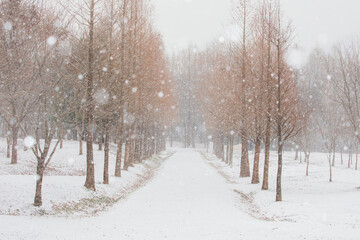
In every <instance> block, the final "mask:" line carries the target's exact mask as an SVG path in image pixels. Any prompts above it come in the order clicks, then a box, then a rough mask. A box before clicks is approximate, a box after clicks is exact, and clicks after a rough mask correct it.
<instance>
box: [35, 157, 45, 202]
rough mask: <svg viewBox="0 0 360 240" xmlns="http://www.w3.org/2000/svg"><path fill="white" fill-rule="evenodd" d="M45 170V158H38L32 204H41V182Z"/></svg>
mask: <svg viewBox="0 0 360 240" xmlns="http://www.w3.org/2000/svg"><path fill="white" fill-rule="evenodd" d="M44 170H45V160H44V159H42V158H41V159H38V163H37V169H36V190H35V198H34V206H35V207H40V206H41V205H42V192H41V190H42V182H43V177H44Z"/></svg>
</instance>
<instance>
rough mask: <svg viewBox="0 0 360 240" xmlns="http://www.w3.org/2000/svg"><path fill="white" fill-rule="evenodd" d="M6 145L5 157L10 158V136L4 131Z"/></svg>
mask: <svg viewBox="0 0 360 240" xmlns="http://www.w3.org/2000/svg"><path fill="white" fill-rule="evenodd" d="M6 145H7V148H6V157H7V158H10V157H11V154H10V152H11V138H10V134H8V133H6Z"/></svg>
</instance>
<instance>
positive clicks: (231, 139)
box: [229, 135, 235, 167]
mask: <svg viewBox="0 0 360 240" xmlns="http://www.w3.org/2000/svg"><path fill="white" fill-rule="evenodd" d="M234 138H235V136H234V135H231V136H230V158H229V161H230V166H231V167H233V156H234Z"/></svg>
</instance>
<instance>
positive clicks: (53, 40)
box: [46, 36, 57, 46]
mask: <svg viewBox="0 0 360 240" xmlns="http://www.w3.org/2000/svg"><path fill="white" fill-rule="evenodd" d="M56 42H57V38H56V37H55V36H50V37H48V39H47V40H46V43H47V44H48V45H49V46H53V45H55V43H56Z"/></svg>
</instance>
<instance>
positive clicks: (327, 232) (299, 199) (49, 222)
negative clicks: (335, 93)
mask: <svg viewBox="0 0 360 240" xmlns="http://www.w3.org/2000/svg"><path fill="white" fill-rule="evenodd" d="M65 148H66V147H65ZM69 148H71V149H72V148H74V149H76V148H75V147H74V146H73V147H71V146H70V147H69ZM172 150H174V151H176V153H175V154H174V155H173V156H172V157H170V158H169V159H168V160H166V161H165V162H164V163H163V165H162V167H161V168H158V169H159V170H158V172H157V174H156V177H155V178H154V179H153V180H152V181H151V182H149V183H148V184H147V185H146V186H145V187H142V188H139V189H138V190H137V191H136V192H133V193H132V194H130V195H128V197H126V198H123V199H121V200H120V201H119V202H118V203H116V204H115V205H114V206H112V207H111V208H108V211H102V212H100V213H98V214H97V215H96V216H92V217H71V218H62V217H55V216H11V215H0V226H1V228H0V239H39V240H41V239H96V240H97V239H136V240H137V239H156V240H158V239H175V240H176V239H179V240H183V239H187V240H192V239H194V240H199V239H209V240H210V239H211V240H213V239H219V240H220V239H221V240H226V239H277V240H285V239H286V240H288V239H311V240H312V239H327V240H328V239H334V240H335V239H336V240H339V239H344V240H345V239H346V240H350V239H354V240H355V239H359V236H360V202H359V201H358V199H359V197H360V190H359V189H358V187H359V186H360V176H359V175H360V171H355V170H349V169H346V167H342V166H339V167H336V168H335V169H334V182H333V183H329V182H328V168H327V164H326V163H327V162H326V158H325V156H324V155H323V154H321V153H318V154H313V156H312V158H311V161H312V164H311V166H310V176H309V177H306V176H305V164H299V163H298V162H295V161H294V153H293V152H289V153H285V157H284V165H285V166H284V178H283V197H284V201H283V202H280V203H276V202H275V201H274V199H275V193H274V187H275V184H274V183H275V166H276V164H275V159H276V155H274V154H272V155H271V171H270V190H269V191H265V192H264V191H261V190H260V188H261V185H251V184H250V183H249V182H250V179H249V178H246V179H239V177H238V174H239V169H238V168H239V166H238V160H237V162H236V163H235V166H234V167H233V168H230V167H228V166H226V165H224V164H223V163H221V162H220V161H219V160H218V159H216V158H215V157H214V156H213V155H212V154H210V153H205V151H204V150H193V149H181V148H174V149H172ZM69 151H70V149H69V150H68V151H65V152H69ZM74 153H75V155H76V154H77V152H76V151H75V150H74ZM96 154H97V157H96V159H97V161H101V159H102V157H101V156H102V155H98V154H99V153H96ZM59 155H62V154H59ZM64 155H65V154H64ZM235 155H236V159H237V158H238V155H239V152H238V151H236V152H235ZM64 157H65V159H66V156H64ZM98 158H99V159H100V160H99V159H98ZM54 160H55V159H54ZM74 160H75V161H76V159H74ZM55 161H56V160H55ZM59 161H60V160H59ZM154 161H156V160H154ZM149 162H151V161H149ZM160 162H163V161H162V160H161V161H160ZM2 165H4V164H3V163H1V166H2ZM97 165H99V166H97V170H98V168H100V169H101V166H100V165H101V164H100V162H99V164H97ZM139 168H141V166H136V168H134V169H131V170H130V171H129V172H128V174H131V172H132V171H136V169H139ZM261 168H262V165H261ZM97 172H100V170H98V171H97ZM100 175H101V173H100ZM13 177H14V178H16V176H2V178H3V179H7V178H9V179H10V180H11V178H13ZM19 177H26V176H19ZM28 177H29V181H31V184H32V186H33V187H32V188H31V191H30V192H31V193H33V190H34V189H33V188H34V184H35V183H34V179H32V180H31V177H32V176H28ZM51 178H54V179H51ZM56 178H57V177H56V176H54V177H49V176H47V177H46V178H45V181H46V182H50V181H51V182H53V184H55V185H59V186H63V187H64V190H58V191H63V192H64V193H66V192H67V190H65V188H68V185H67V184H64V182H63V181H64V179H65V178H67V177H59V176H58V179H56ZM69 178H73V179H72V180H73V182H74V183H72V184H74V185H77V186H78V187H77V188H76V189H77V190H78V191H80V192H81V191H85V190H81V189H82V184H83V180H84V179H83V177H82V176H74V177H70V176H69ZM3 179H1V181H2V182H3ZM47 179H48V180H47ZM124 179H125V176H124ZM10 180H5V182H6V183H7V182H11V181H10ZM100 180H101V178H99V176H97V182H99V181H100ZM121 180H122V179H120V180H119V181H121ZM57 181H62V182H61V183H57ZM113 181H114V180H113ZM124 181H125V180H124ZM66 182H67V181H66ZM70 182H71V181H69V183H68V184H70V186H71V183H70ZM21 184H25V183H21ZM21 184H20V185H21ZM101 185H102V184H98V186H97V187H98V189H99V191H104V192H106V191H109V189H108V188H111V186H115V185H117V184H116V183H114V182H112V183H111V184H110V185H109V186H108V187H107V186H104V189H103V190H100V189H101ZM5 186H6V185H5ZM50 186H51V185H49V186H47V187H44V198H47V197H51V198H55V197H56V196H57V195H56V194H55V196H53V195H51V194H54V193H51V192H48V193H46V192H45V189H46V188H49V189H50ZM29 187H30V186H29ZM0 188H1V189H0V190H1V192H2V193H3V189H2V188H4V187H3V186H1V187H0ZM5 188H8V187H7V186H6V187H5ZM70 188H71V187H69V189H70ZM105 188H106V189H105ZM22 190H25V188H24V187H22V188H21V189H16V188H13V189H12V192H10V193H6V194H5V195H3V194H2V197H1V201H3V198H4V196H5V198H6V199H8V198H9V196H8V194H17V193H13V192H17V191H22ZM86 192H87V191H85V193H86ZM70 194H71V193H69V199H70V198H71V196H70ZM77 194H79V193H76V194H75V196H76V195H77ZM56 198H57V197H56ZM23 199H26V198H23ZM31 202H32V194H31V196H30V195H29V198H28V204H31ZM100 202H101V200H100V201H99V204H100ZM26 209H27V208H25V210H26Z"/></svg>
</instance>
